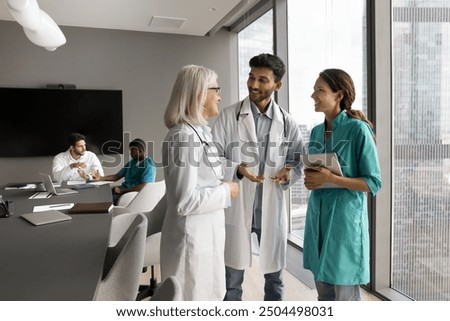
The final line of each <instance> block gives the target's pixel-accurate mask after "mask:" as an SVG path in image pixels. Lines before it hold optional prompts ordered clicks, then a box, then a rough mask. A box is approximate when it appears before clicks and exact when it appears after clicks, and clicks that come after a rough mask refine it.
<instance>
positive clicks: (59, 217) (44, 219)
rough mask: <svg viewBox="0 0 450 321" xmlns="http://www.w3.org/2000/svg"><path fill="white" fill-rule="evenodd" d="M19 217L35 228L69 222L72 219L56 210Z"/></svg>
mask: <svg viewBox="0 0 450 321" xmlns="http://www.w3.org/2000/svg"><path fill="white" fill-rule="evenodd" d="M21 217H22V218H23V219H25V220H27V221H28V222H30V223H31V224H33V225H36V226H39V225H45V224H51V223H56V222H64V221H70V220H71V219H72V217H70V216H69V215H67V214H64V213H61V212H60V211H57V210H48V211H43V212H36V213H27V214H22V215H21Z"/></svg>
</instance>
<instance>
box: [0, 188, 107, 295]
mask: <svg viewBox="0 0 450 321" xmlns="http://www.w3.org/2000/svg"><path fill="white" fill-rule="evenodd" d="M0 194H2V195H3V198H4V199H6V200H13V201H14V215H13V216H12V217H10V218H0V260H1V263H0V300H17V301H19V300H32V301H46V300H51V301H56V300H65V301H78V300H83V301H88V300H92V299H94V297H95V294H96V291H97V287H98V284H99V281H100V279H101V275H102V269H103V261H104V257H105V253H106V248H107V246H108V239H109V233H110V228H111V214H73V215H71V216H72V220H71V221H67V222H61V223H54V224H48V225H44V226H33V225H31V224H30V223H29V222H27V221H25V220H24V219H22V218H20V214H23V213H26V212H32V210H33V206H35V205H45V204H57V203H68V202H71V203H75V202H105V201H111V200H112V198H111V189H110V186H109V185H108V184H106V185H102V186H99V187H98V188H92V189H85V190H80V191H79V193H78V194H71V195H64V196H55V195H54V196H52V197H51V198H49V199H39V200H28V197H29V196H31V195H32V194H33V192H29V191H21V190H20V191H16V190H14V191H11V190H2V191H0Z"/></svg>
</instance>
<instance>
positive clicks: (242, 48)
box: [238, 10, 273, 100]
mask: <svg viewBox="0 0 450 321" xmlns="http://www.w3.org/2000/svg"><path fill="white" fill-rule="evenodd" d="M238 46H239V55H238V56H239V100H242V99H244V98H245V97H247V95H248V89H247V79H248V73H249V71H250V67H249V65H248V62H249V61H250V59H251V58H252V57H253V56H256V55H258V54H260V53H272V54H273V10H269V11H268V12H267V13H266V14H264V15H263V16H261V17H260V18H258V19H257V20H255V21H254V22H253V23H252V24H250V25H249V26H248V27H246V28H245V29H243V30H242V31H241V32H239V34H238Z"/></svg>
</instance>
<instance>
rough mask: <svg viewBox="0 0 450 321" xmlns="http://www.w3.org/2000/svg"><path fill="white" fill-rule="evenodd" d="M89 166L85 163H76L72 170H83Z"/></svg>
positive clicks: (71, 166) (72, 165) (73, 164)
mask: <svg viewBox="0 0 450 321" xmlns="http://www.w3.org/2000/svg"><path fill="white" fill-rule="evenodd" d="M86 166H87V164H86V163H85V162H76V163H72V164H70V168H76V169H83V168H86Z"/></svg>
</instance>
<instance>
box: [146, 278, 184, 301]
mask: <svg viewBox="0 0 450 321" xmlns="http://www.w3.org/2000/svg"><path fill="white" fill-rule="evenodd" d="M182 300H183V292H182V289H181V286H180V283H179V282H178V280H177V278H176V277H175V276H173V275H171V276H169V277H168V278H167V279H166V280H165V281H164V282H163V283H162V284H161V286H160V287H159V288H158V289H157V290H156V292H155V294H154V295H153V296H152V297H151V298H150V301H182Z"/></svg>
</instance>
